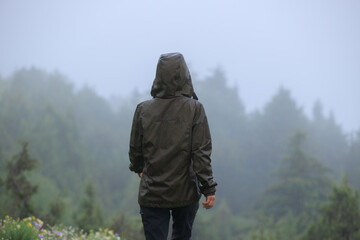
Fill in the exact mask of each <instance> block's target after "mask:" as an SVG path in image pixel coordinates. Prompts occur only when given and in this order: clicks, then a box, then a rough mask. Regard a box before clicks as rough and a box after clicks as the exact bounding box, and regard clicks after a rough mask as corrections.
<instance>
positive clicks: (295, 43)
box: [0, 0, 360, 240]
mask: <svg viewBox="0 0 360 240" xmlns="http://www.w3.org/2000/svg"><path fill="white" fill-rule="evenodd" d="M359 12H360V2H359V1H316V2H315V1H285V0H281V1H247V2H245V1H228V0H225V1H221V2H220V1H211V0H210V1H203V0H199V1H188V0H185V1H121V0H120V1H110V0H109V1H101V2H100V1H85V0H79V1H68V0H66V1H45V0H34V1H25V0H19V1H10V0H2V1H0V34H1V35H0V223H1V221H2V220H1V219H4V218H5V216H6V215H9V216H11V217H13V218H14V219H15V218H16V217H18V216H19V211H18V210H23V209H22V208H21V203H22V201H19V199H16V194H15V193H16V191H18V189H19V188H18V187H17V186H16V187H13V188H12V187H11V186H10V187H9V184H8V183H9V182H11V178H16V177H18V176H14V174H13V173H19V172H20V173H21V171H23V170H24V169H22V170H21V169H20V170H19V171H15V170H16V169H15V168H16V166H20V168H21V167H22V166H24V165H25V166H26V164H24V162H26V158H24V159H25V160H22V161H23V162H22V163H21V162H20V160H21V159H22V158H20V157H19V156H26V157H27V158H28V159H27V160H29V159H30V157H31V158H32V159H37V160H38V161H37V165H36V166H35V165H34V166H32V168H30V169H29V168H28V169H25V170H26V171H27V172H26V174H25V175H23V178H21V179H25V178H28V179H29V181H30V182H31V184H32V185H33V186H35V187H34V189H37V187H36V186H38V187H39V188H38V191H37V192H36V191H35V190H34V191H33V192H31V191H30V190H31V187H29V186H30V185H26V184H25V185H24V186H25V190H26V191H27V193H28V194H30V195H32V196H31V200H32V201H31V204H30V205H31V207H33V208H32V209H30V210H31V211H30V212H26V214H25V213H24V214H23V215H24V216H30V214H34V215H35V216H36V217H40V218H42V219H44V222H46V223H50V224H65V225H66V226H74V227H79V228H85V229H84V230H85V231H88V230H89V229H90V228H91V229H96V228H98V227H102V228H103V229H104V228H109V229H112V230H114V232H116V233H119V234H120V235H121V239H134V240H138V239H139V240H140V239H141V240H142V239H143V232H142V225H141V220H140V216H139V209H138V205H137V203H136V202H137V191H138V184H139V178H138V176H137V175H136V174H133V173H131V172H130V171H129V170H128V165H129V158H128V151H129V135H130V128H131V124H132V117H133V113H134V109H135V106H136V104H137V103H138V102H139V101H140V100H141V99H143V98H150V88H151V85H152V82H153V79H154V77H155V70H156V64H157V61H158V58H159V56H160V54H162V53H166V52H175V51H177V52H181V53H182V54H183V55H184V57H185V59H186V61H187V63H188V65H189V68H190V71H191V74H192V77H193V80H194V81H193V84H194V88H195V91H196V93H197V95H198V97H199V99H200V101H201V102H202V103H203V105H204V107H205V109H206V114H207V118H208V121H209V125H210V130H211V136H212V143H213V151H212V155H211V158H212V166H213V171H214V179H215V180H216V181H217V182H218V183H219V185H218V187H217V191H216V204H215V207H214V208H213V209H211V210H210V211H205V210H204V209H199V212H198V215H199V216H198V217H197V218H196V221H195V225H194V238H193V239H210V240H211V239H212V240H218V239H243V240H250V239H251V240H254V239H265V240H269V239H274V238H273V237H274V236H276V239H277V240H288V239H299V240H300V239H301V240H308V239H325V238H326V239H336V240H338V239H340V237H338V235H336V233H335V232H336V231H337V230H339V229H340V230H341V231H340V234H342V233H343V232H353V233H351V234H353V235H352V236H353V237H351V238H353V239H359V238H360V230H359V229H358V228H352V227H353V226H355V225H356V224H357V223H359V224H360V217H359V216H360V209H359V207H358V206H359V202H358V200H359V199H358V197H357V196H356V194H355V191H359V190H360V164H359V160H360V132H359V130H360V110H359V102H360V94H359V90H360V81H359V80H360V68H359V66H360V64H359V63H360V44H359V42H360V27H359V24H360V14H359ZM139 93H140V94H139ZM144 95H145V96H144ZM108 100H109V101H108ZM19 141H21V142H24V141H25V142H28V145H26V144H23V143H22V145H21V144H20V145H19V144H18V142H19ZM21 146H23V150H21ZM25 146H26V147H25ZM20 151H23V152H21V154H19V153H20ZM24 152H26V154H22V153H24ZM17 159H20V160H19V162H20V163H21V164H14V162H16V160H17ZM30 162H31V159H30ZM10 163H11V164H10ZM30 165H32V164H30ZM165 167H166V166H165ZM21 174H22V173H21ZM341 178H343V179H344V180H345V181H343V182H341V180H340V179H341ZM9 179H10V180H9ZM15 182H16V181H15ZM16 183H17V184H18V185H22V184H23V182H16ZM14 189H15V190H14ZM29 189H30V190H29ZM87 189H90V190H91V189H92V190H91V191H90V190H87ZM89 192H93V197H91V196H90V195H91V194H88V193H89ZM86 194H88V195H86ZM329 194H332V195H331V196H330V195H329ZM337 194H343V195H341V196H340V195H337ZM329 196H330V197H329ZM339 196H340V197H339ZM26 198H27V199H30V197H26ZM14 199H15V200H14ZM89 199H90V200H89ZM87 200H88V202H87V203H90V204H86V201H87ZM84 202H85V204H84ZM340 202H341V203H340ZM19 203H20V205H19ZM16 204H18V205H16ZM88 205H91V206H92V207H93V210H94V209H95V207H96V214H95V215H93V216H92V217H91V218H83V216H85V215H86V214H85V215H84V214H83V213H84V212H87V210H88V209H86V208H84V206H85V207H86V206H88ZM19 206H20V207H19ZM57 206H60V207H57ZM341 207H345V208H346V209H345V210H346V213H347V214H343V212H344V211H345V210H344V209H342V208H341ZM53 210H54V211H53ZM327 212H328V213H330V212H331V214H329V215H326V214H327ZM76 216H77V217H76ZM86 216H87V215H86ZM328 216H338V217H339V219H340V216H341V217H344V219H343V218H341V221H340V223H341V224H340V223H339V226H340V225H341V226H340V227H339V228H336V227H334V226H335V225H334V226H332V225H331V226H330V225H329V226H328V225H326V224H325V223H327V222H330V221H329V220H327V219H328ZM318 220H319V221H320V222H319V223H320V224H319V226H317V223H318V222H317V221H318ZM3 223H4V222H3ZM354 223H355V224H354ZM359 224H357V225H356V226H359ZM14 226H16V224H15V225H14ZM343 227H346V228H349V229H348V230H346V231H345V230H343ZM15 228H16V229H17V227H15ZM309 229H310V231H308V230H309ZM311 229H312V230H314V229H315V230H317V231H312V230H311ZM59 231H60V230H59ZM334 231H335V232H334ZM3 232H4V231H0V238H1V234H2V233H3ZM315 233H316V234H320V235H316V236H313V235H311V234H315ZM274 234H276V235H274ZM321 234H325V235H326V234H330V235H326V236H325V235H321ZM330 236H331V237H332V238H330ZM304 237H305V238H304ZM306 237H307V238H306ZM347 239H350V237H347Z"/></svg>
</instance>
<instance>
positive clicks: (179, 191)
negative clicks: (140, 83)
mask: <svg viewBox="0 0 360 240" xmlns="http://www.w3.org/2000/svg"><path fill="white" fill-rule="evenodd" d="M151 96H152V97H153V98H152V99H151V100H148V101H144V102H141V103H140V104H138V105H137V107H136V110H135V114H134V118H133V123H132V128H131V135H130V150H129V158H130V166H129V168H130V170H131V171H133V172H135V173H137V174H138V175H139V177H140V178H141V180H140V186H139V194H138V202H139V205H140V214H141V218H142V223H143V226H144V233H145V237H146V239H147V240H166V239H167V235H168V231H169V221H170V214H171V216H172V221H173V225H172V238H171V239H173V240H175V239H176V240H178V239H179V240H180V239H181V240H185V239H191V231H192V225H193V222H194V219H195V215H196V212H197V210H198V208H199V200H200V198H201V195H202V194H203V195H204V196H205V197H206V200H205V202H203V203H202V204H203V207H204V208H206V209H210V208H212V207H213V205H214V202H215V191H216V188H215V187H216V186H217V183H216V182H215V181H214V179H213V173H212V167H211V158H210V155H211V148H212V146H211V137H210V131H209V126H208V122H207V117H206V114H205V111H204V107H203V105H202V104H201V103H200V102H199V101H198V98H197V96H196V94H195V92H194V89H193V85H192V81H191V76H190V73H189V70H188V67H187V65H186V62H185V60H184V57H183V55H182V54H180V53H168V54H162V55H161V56H160V58H159V61H158V64H157V69H156V77H155V80H154V82H153V85H152V89H151Z"/></svg>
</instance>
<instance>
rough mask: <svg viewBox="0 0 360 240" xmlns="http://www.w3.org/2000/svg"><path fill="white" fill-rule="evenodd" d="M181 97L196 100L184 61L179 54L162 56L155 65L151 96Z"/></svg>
mask: <svg viewBox="0 0 360 240" xmlns="http://www.w3.org/2000/svg"><path fill="white" fill-rule="evenodd" d="M181 95H184V96H187V97H190V98H191V97H192V98H194V99H196V100H197V99H198V98H197V96H196V94H195V92H194V88H193V85H192V82H191V75H190V72H189V69H188V67H187V65H186V62H185V59H184V57H183V55H182V54H181V53H166V54H162V55H161V56H160V58H159V61H158V64H157V68H156V76H155V80H154V83H153V85H152V88H151V96H153V97H159V98H171V97H175V96H181Z"/></svg>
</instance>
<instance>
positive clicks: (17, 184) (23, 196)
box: [6, 142, 38, 218]
mask: <svg viewBox="0 0 360 240" xmlns="http://www.w3.org/2000/svg"><path fill="white" fill-rule="evenodd" d="M37 162H38V161H37V160H35V159H32V158H31V157H30V155H29V151H28V143H27V142H24V143H22V150H21V152H20V153H19V154H17V155H15V156H14V157H13V159H12V161H11V162H9V163H8V165H7V169H8V171H9V173H8V176H7V178H6V189H7V191H8V192H9V193H10V196H11V197H12V199H13V206H12V212H11V214H12V215H13V216H16V217H20V218H24V217H26V216H28V215H31V214H34V209H33V208H34V207H33V204H32V203H31V197H32V196H33V195H34V194H35V193H36V191H37V188H38V186H33V185H31V183H30V182H29V181H28V180H27V178H26V176H25V171H30V170H32V169H33V168H34V167H35V165H36V163H37Z"/></svg>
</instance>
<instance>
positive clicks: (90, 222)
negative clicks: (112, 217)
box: [74, 182, 103, 232]
mask: <svg viewBox="0 0 360 240" xmlns="http://www.w3.org/2000/svg"><path fill="white" fill-rule="evenodd" d="M78 215H79V216H78ZM74 220H75V222H76V224H77V225H78V226H79V227H80V228H81V229H83V230H84V231H85V232H89V231H90V229H94V228H98V227H101V226H102V225H103V217H102V213H101V210H100V206H99V205H98V204H97V203H96V200H95V192H94V186H93V185H92V184H91V182H89V183H88V185H87V187H86V189H85V197H84V198H83V200H82V202H81V206H80V209H79V213H75V215H74Z"/></svg>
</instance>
